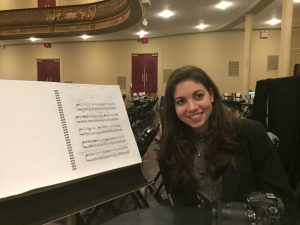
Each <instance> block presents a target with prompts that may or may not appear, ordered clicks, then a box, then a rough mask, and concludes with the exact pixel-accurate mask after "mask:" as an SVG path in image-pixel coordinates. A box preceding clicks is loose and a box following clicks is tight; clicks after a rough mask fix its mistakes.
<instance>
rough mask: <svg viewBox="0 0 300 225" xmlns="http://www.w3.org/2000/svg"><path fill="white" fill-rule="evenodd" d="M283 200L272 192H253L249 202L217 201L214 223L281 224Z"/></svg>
mask: <svg viewBox="0 0 300 225" xmlns="http://www.w3.org/2000/svg"><path fill="white" fill-rule="evenodd" d="M283 210H284V205H283V202H282V200H281V199H280V198H278V197H276V196H275V195H274V194H272V193H260V192H253V193H251V194H250V195H249V196H248V198H247V203H241V202H229V203H222V202H215V203H214V204H213V207H212V215H213V223H212V224H213V225H280V224H281V217H280V215H281V212H282V211H283Z"/></svg>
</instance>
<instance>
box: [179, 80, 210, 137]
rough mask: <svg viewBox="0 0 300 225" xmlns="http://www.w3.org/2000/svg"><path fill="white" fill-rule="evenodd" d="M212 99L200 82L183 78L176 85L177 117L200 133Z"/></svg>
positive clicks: (202, 130) (206, 121)
mask: <svg viewBox="0 0 300 225" xmlns="http://www.w3.org/2000/svg"><path fill="white" fill-rule="evenodd" d="M213 101H214V99H213V96H212V95H211V94H210V92H209V91H208V90H207V89H206V88H205V87H204V86H203V85H202V84H201V83H197V82H195V81H193V80H185V81H182V82H180V83H178V84H177V85H176V88H175V92H174V102H175V111H176V114H177V117H178V118H179V119H180V120H181V121H182V122H183V123H185V124H187V125H188V126H190V127H191V128H192V129H193V130H194V131H195V132H196V133H199V134H202V133H203V132H204V131H205V130H206V128H207V124H208V120H209V117H210V115H211V113H212V107H213V105H212V103H213Z"/></svg>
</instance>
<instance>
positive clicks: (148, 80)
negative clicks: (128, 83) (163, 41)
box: [131, 54, 157, 94]
mask: <svg viewBox="0 0 300 225" xmlns="http://www.w3.org/2000/svg"><path fill="white" fill-rule="evenodd" d="M131 91H132V93H138V92H145V93H148V94H152V93H156V92H157V54H132V88H131Z"/></svg>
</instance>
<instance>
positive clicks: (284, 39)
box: [278, 0, 293, 77]
mask: <svg viewBox="0 0 300 225" xmlns="http://www.w3.org/2000/svg"><path fill="white" fill-rule="evenodd" d="M281 17H282V18H281V35H280V53H279V65H278V76H279V77H282V76H284V77H285V76H288V75H290V72H289V70H290V58H291V38H292V23H293V0H282V16H281Z"/></svg>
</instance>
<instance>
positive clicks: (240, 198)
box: [158, 66, 296, 224]
mask: <svg viewBox="0 0 300 225" xmlns="http://www.w3.org/2000/svg"><path fill="white" fill-rule="evenodd" d="M163 110H164V113H163V115H164V118H162V119H163V120H164V122H163V124H164V127H163V129H162V138H161V148H160V151H159V153H158V161H159V164H160V169H161V170H160V171H161V174H162V177H163V182H164V185H165V188H166V190H167V192H168V193H169V195H170V198H171V201H173V203H174V205H176V206H187V207H205V205H206V204H209V203H212V202H213V201H222V202H246V199H247V197H248V196H249V194H250V193H252V192H262V193H273V194H275V195H277V196H278V197H280V198H281V199H282V201H283V203H284V205H285V210H284V213H283V214H284V215H283V216H282V218H283V223H284V224H294V222H295V220H294V218H295V210H296V206H295V199H294V196H293V194H292V190H291V188H290V185H289V182H288V179H287V176H286V174H285V172H284V169H283V166H282V165H281V161H280V158H279V156H278V153H277V152H276V151H277V150H276V149H275V147H274V146H273V144H272V142H271V140H270V139H269V137H268V135H267V133H266V131H265V129H264V127H263V126H262V125H261V124H260V123H258V122H256V121H252V120H247V119H238V118H235V117H234V116H233V115H231V114H230V113H229V111H228V110H226V108H225V107H224V106H223V104H222V101H221V97H220V94H219V91H218V88H217V87H216V85H215V84H214V82H213V81H212V80H211V79H210V77H209V76H208V75H207V74H206V73H205V72H204V71H202V70H201V69H199V68H197V67H194V66H185V67H182V68H179V69H177V70H175V71H174V72H173V73H172V75H171V76H170V78H169V80H168V82H167V86H166V91H165V97H164V109H163Z"/></svg>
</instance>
